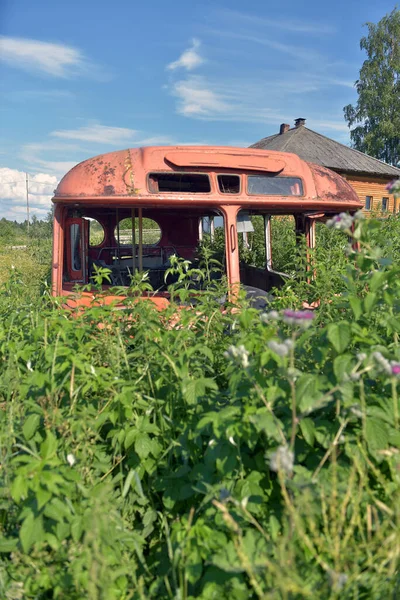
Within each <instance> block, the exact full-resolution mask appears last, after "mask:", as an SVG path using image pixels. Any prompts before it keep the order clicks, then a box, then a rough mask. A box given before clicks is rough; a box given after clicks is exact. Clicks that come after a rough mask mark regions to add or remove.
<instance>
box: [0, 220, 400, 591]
mask: <svg viewBox="0 0 400 600" xmlns="http://www.w3.org/2000/svg"><path fill="white" fill-rule="evenodd" d="M278 227H282V236H283V237H284V236H285V235H287V236H288V238H289V237H290V235H291V234H290V233H289V232H288V233H287V234H286V229H285V225H284V224H283V225H281V224H280V225H278ZM387 231H391V232H397V231H398V221H397V219H392V220H388V221H384V222H381V223H379V222H377V221H366V222H362V223H360V224H359V225H358V226H357V227H356V230H355V232H354V236H355V239H356V240H358V241H359V242H360V244H361V250H360V251H359V252H354V251H352V250H349V249H348V242H347V239H346V237H345V236H344V235H343V234H342V233H340V232H337V231H331V230H327V229H323V228H322V227H321V230H320V231H319V232H318V236H320V238H321V240H322V242H323V243H321V250H320V252H318V251H317V252H316V253H315V256H314V257H312V260H313V261H314V262H313V266H314V267H315V269H316V270H317V273H318V277H320V278H321V279H322V283H318V277H317V279H316V280H315V281H314V282H311V283H307V280H306V278H301V277H300V278H299V279H297V280H296V279H292V280H290V281H289V282H288V283H287V284H286V285H285V286H284V287H283V288H282V289H281V290H279V291H276V293H275V299H274V300H272V302H271V310H276V311H277V312H276V313H275V312H270V313H268V314H267V315H260V314H259V313H258V312H257V311H255V310H253V309H251V308H248V307H247V306H246V305H245V304H243V305H239V306H238V307H237V306H236V307H235V309H234V310H232V309H233V307H232V306H231V305H229V303H227V302H225V304H224V306H223V307H222V306H221V288H220V287H218V286H217V284H215V286H216V287H215V291H213V289H212V286H205V285H203V284H205V282H207V281H208V283H210V282H213V277H212V275H213V270H214V269H217V270H218V269H219V268H220V266H219V265H218V264H217V263H215V262H214V261H215V258H214V257H213V255H212V254H211V252H210V251H209V248H208V247H207V246H206V245H205V247H204V248H203V249H202V251H201V252H200V261H201V263H200V264H201V270H199V269H197V268H193V267H192V266H191V265H188V264H186V262H185V261H182V260H179V259H176V260H175V261H173V263H172V265H171V269H172V271H171V275H174V276H175V277H176V282H175V283H174V284H172V288H170V289H171V291H172V292H173V296H174V297H176V298H177V300H179V301H180V302H181V301H182V299H183V298H184V299H185V302H186V303H187V304H188V306H187V307H184V308H181V309H180V310H179V309H178V307H177V305H175V304H174V302H172V303H171V306H170V307H169V308H168V309H166V310H164V311H162V312H158V311H157V310H156V309H155V308H154V306H153V305H152V303H151V302H147V301H142V302H137V296H136V295H135V294H136V293H137V292H138V291H140V290H141V289H144V288H145V286H146V280H145V279H144V278H143V277H142V278H141V279H140V280H139V279H138V280H134V281H132V286H131V287H132V290H131V291H132V294H131V295H130V296H129V298H128V299H127V300H124V301H123V302H124V304H125V309H124V310H114V309H113V308H112V307H97V306H93V307H92V308H89V309H87V310H85V311H84V312H82V311H76V312H73V311H70V312H66V311H64V310H63V309H62V308H61V307H60V305H59V301H58V300H57V299H51V298H50V297H49V296H48V295H47V294H46V293H45V294H44V295H43V294H42V295H39V294H37V296H36V300H35V299H34V298H33V296H32V295H31V296H30V297H29V299H28V298H27V292H26V288H25V287H24V286H22V289H21V279H20V274H19V273H18V269H14V270H13V271H12V273H11V277H10V278H9V279H8V280H7V282H6V283H5V284H4V285H3V287H2V288H1V289H0V365H1V366H0V369H1V371H0V373H1V377H0V455H1V458H0V461H1V478H0V597H1V598H6V599H7V600H11V599H18V598H19V599H24V600H25V599H27V600H30V599H32V600H33V599H35V600H45V599H46V600H47V599H61V598H68V599H71V600H81V599H82V600H83V599H89V600H113V599H115V600H117V599H118V600H127V599H135V600H136V599H138V600H139V599H141V600H144V599H146V600H148V599H152V598H154V599H176V600H178V599H179V600H192V599H194V598H200V599H204V600H209V599H218V600H225V599H226V600H232V599H233V600H236V599H237V600H247V599H252V598H263V599H277V600H279V599H285V600H286V599H287V600H295V599H296V600H297V599H300V598H310V599H313V600H314V599H317V600H318V599H321V600H325V599H328V598H329V599H332V600H333V599H337V598H339V597H340V598H341V599H342V598H343V599H347V598H348V599H349V600H350V599H354V598H358V599H360V600H361V599H375V600H381V599H383V598H385V599H386V598H395V597H396V595H398V593H399V579H398V569H399V559H400V535H399V531H400V527H399V525H400V522H399V521H400V502H399V499H400V498H399V491H400V434H399V424H400V423H399V413H400V406H399V399H398V385H399V375H398V373H399V371H400V347H399V333H400V318H399V309H400V301H399V298H400V289H399V288H400V277H399V275H400V266H399V261H398V257H397V254H396V253H397V249H396V246H395V244H396V242H395V239H394V238H395V236H394V235H392V241H393V245H392V247H389V246H388V242H387V241H386V233H387ZM382 232H383V233H382ZM344 249H347V254H345V253H344ZM392 250H393V256H394V258H390V256H389V254H390V252H391V251H392ZM282 252H283V250H282ZM277 254H278V255H277V258H276V260H277V261H278V260H282V262H281V264H284V261H285V260H286V261H287V262H288V261H289V258H290V257H289V254H282V255H281V256H279V252H278V251H277ZM285 257H286V258H285ZM334 257H336V258H337V264H335V265H332V260H333V259H334ZM339 257H340V259H339ZM39 258H40V256H39ZM255 260H256V259H255ZM278 264H279V263H278ZM301 267H302V268H303V267H304V273H307V270H306V269H307V265H306V264H305V263H304V264H303V265H301ZM329 274H331V276H332V277H333V281H334V283H330V284H329V281H328V279H329ZM332 274H333V275H332ZM106 276H107V273H106V272H104V271H103V272H102V271H99V272H98V273H97V275H96V277H98V281H97V283H98V285H100V283H101V280H102V279H103V278H104V277H106ZM335 282H337V283H335ZM194 284H195V285H194ZM324 286H325V287H327V286H330V287H328V291H326V290H324ZM201 287H204V288H206V291H204V292H202V293H199V289H200V288H201ZM193 291H195V292H196V293H195V302H194V301H193ZM333 292H335V293H336V294H337V295H335V294H334V293H333ZM318 295H319V298H320V299H321V298H322V300H321V305H320V308H319V309H318V310H316V311H315V312H314V318H313V319H312V318H311V317H310V315H309V314H306V315H304V314H303V313H302V312H295V313H293V312H291V313H285V312H283V309H288V308H290V309H299V308H301V306H302V303H303V301H306V300H310V299H311V298H312V297H314V298H317V297H318ZM190 304H195V308H190V306H189V305H190ZM293 314H294V315H295V316H293Z"/></svg>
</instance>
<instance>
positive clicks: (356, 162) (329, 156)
mask: <svg viewBox="0 0 400 600" xmlns="http://www.w3.org/2000/svg"><path fill="white" fill-rule="evenodd" d="M250 148H259V149H260V150H261V149H262V150H279V151H280V152H293V153H294V154H297V155H298V156H300V158H302V159H303V160H306V161H307V162H312V163H316V164H317V165H322V166H323V167H328V168H329V169H333V170H334V171H341V172H346V173H359V174H364V175H378V176H379V175H380V176H386V177H400V169H398V168H397V167H392V166H391V165H387V164H386V163H384V162H382V161H381V160H378V159H377V158H373V157H372V156H368V155H367V154H364V153H363V152H359V151H358V150H354V149H353V148H349V147H348V146H344V145H343V144H340V143H339V142H335V140H331V139H330V138H327V137H325V136H324V135H321V134H320V133H317V132H316V131H312V130H311V129H308V128H307V127H305V126H304V125H300V126H299V127H293V128H292V129H289V130H288V131H286V132H285V133H282V134H280V133H277V134H275V135H270V136H269V137H266V138H263V139H262V140H260V141H259V142H256V143H255V144H252V145H251V146H250Z"/></svg>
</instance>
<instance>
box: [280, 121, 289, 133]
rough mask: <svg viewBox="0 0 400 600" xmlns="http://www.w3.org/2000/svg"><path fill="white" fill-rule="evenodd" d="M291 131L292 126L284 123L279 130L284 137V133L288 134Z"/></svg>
mask: <svg viewBox="0 0 400 600" xmlns="http://www.w3.org/2000/svg"><path fill="white" fill-rule="evenodd" d="M289 129H290V125H288V124H287V123H282V125H281V126H280V128H279V133H280V135H282V134H283V133H286V132H287V131H289Z"/></svg>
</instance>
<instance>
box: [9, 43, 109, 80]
mask: <svg viewBox="0 0 400 600" xmlns="http://www.w3.org/2000/svg"><path fill="white" fill-rule="evenodd" d="M0 60H1V61H2V62H4V63H7V64H9V65H11V66H13V67H17V68H19V69H23V70H25V71H29V72H32V71H36V72H41V73H45V74H47V75H51V76H53V77H61V78H69V77H72V76H75V75H81V74H89V72H91V75H93V74H94V73H95V72H96V70H98V69H97V67H95V65H93V64H91V63H90V61H89V60H88V59H87V58H86V57H85V55H84V54H83V52H82V51H81V50H79V49H78V48H74V47H72V46H67V45H66V44H58V43H53V42H44V41H42V40H33V39H28V38H18V37H8V36H0Z"/></svg>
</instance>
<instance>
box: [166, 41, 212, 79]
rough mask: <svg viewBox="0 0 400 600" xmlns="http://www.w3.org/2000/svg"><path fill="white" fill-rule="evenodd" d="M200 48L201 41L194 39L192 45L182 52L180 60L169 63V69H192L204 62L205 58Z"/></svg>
mask: <svg viewBox="0 0 400 600" xmlns="http://www.w3.org/2000/svg"><path fill="white" fill-rule="evenodd" d="M199 48H200V41H199V40H197V39H193V40H192V45H191V47H190V48H188V49H187V50H185V51H184V52H182V54H181V55H180V57H179V58H178V60H175V61H174V62H172V63H170V64H169V65H167V69H168V70H169V71H175V70H176V69H186V70H187V71H192V70H193V69H195V68H196V67H198V66H199V65H201V64H202V63H203V62H204V59H203V58H202V57H201V56H200V53H199Z"/></svg>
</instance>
